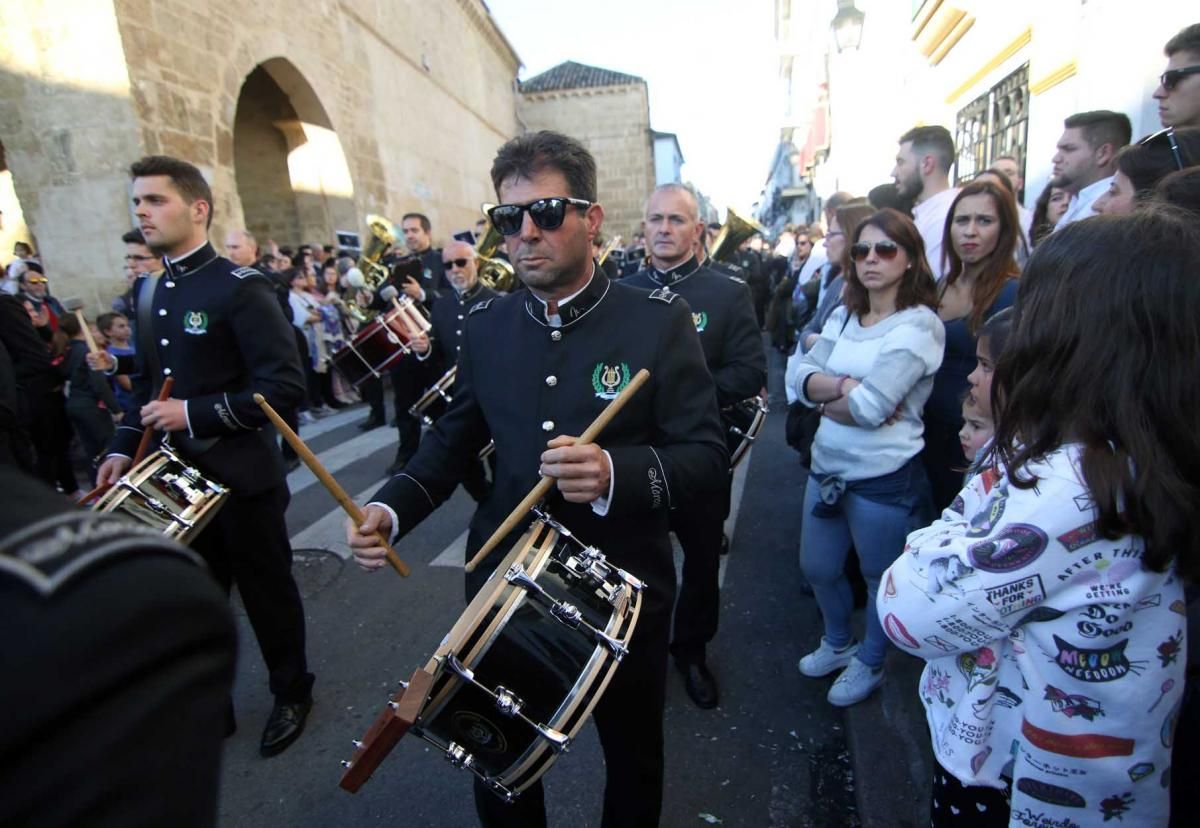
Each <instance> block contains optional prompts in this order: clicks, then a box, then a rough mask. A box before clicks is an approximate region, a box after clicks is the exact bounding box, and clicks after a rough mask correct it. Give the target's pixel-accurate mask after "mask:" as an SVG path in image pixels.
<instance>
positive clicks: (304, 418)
mask: <svg viewBox="0 0 1200 828" xmlns="http://www.w3.org/2000/svg"><path fill="white" fill-rule="evenodd" d="M316 421H317V418H316V417H314V416H313V415H312V414H309V413H308V412H307V411H301V412H299V413H298V414H297V415H296V422H297V423H299V424H300V425H312V424H313V423H315V422H316Z"/></svg>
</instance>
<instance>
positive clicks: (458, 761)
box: [446, 742, 475, 770]
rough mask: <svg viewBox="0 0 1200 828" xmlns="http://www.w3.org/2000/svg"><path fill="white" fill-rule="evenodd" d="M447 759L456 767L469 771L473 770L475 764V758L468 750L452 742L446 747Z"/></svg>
mask: <svg viewBox="0 0 1200 828" xmlns="http://www.w3.org/2000/svg"><path fill="white" fill-rule="evenodd" d="M446 759H447V761H449V762H450V764H451V765H454V767H456V768H465V769H467V770H471V769H472V766H473V765H474V764H475V757H474V756H472V755H471V754H469V753H467V749H466V748H464V747H463V746H462V745H460V744H459V743H458V742H451V743H450V744H449V745H447V746H446Z"/></svg>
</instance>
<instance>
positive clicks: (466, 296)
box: [454, 280, 483, 304]
mask: <svg viewBox="0 0 1200 828" xmlns="http://www.w3.org/2000/svg"><path fill="white" fill-rule="evenodd" d="M481 290H483V282H480V281H478V280H476V282H475V287H473V288H471V289H470V290H467V291H463V292H462V293H459V292H458V291H457V290H455V291H454V294H455V295H456V296H457V297H458V302H459V304H464V303H466V302H470V301H471V300H472V299H474V298H476V297H477V296H479V292H480V291H481Z"/></svg>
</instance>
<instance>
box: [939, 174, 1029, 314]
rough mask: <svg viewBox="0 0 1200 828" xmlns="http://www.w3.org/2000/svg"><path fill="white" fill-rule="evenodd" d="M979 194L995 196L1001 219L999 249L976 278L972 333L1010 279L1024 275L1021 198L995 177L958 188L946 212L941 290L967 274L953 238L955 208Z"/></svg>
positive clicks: (972, 304) (973, 295)
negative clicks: (1020, 257) (1019, 258)
mask: <svg viewBox="0 0 1200 828" xmlns="http://www.w3.org/2000/svg"><path fill="white" fill-rule="evenodd" d="M976 195H987V196H990V197H991V199H992V204H993V205H994V206H995V207H996V216H997V218H998V219H999V220H1000V236H999V238H997V239H996V249H995V250H993V251H992V252H991V253H990V254H988V257H987V260H986V261H985V262H984V265H983V271H982V272H981V273H980V274H979V276H977V277H976V278H975V285H974V287H973V289H972V290H971V314H970V316H968V317H967V328H968V329H969V330H970V331H971V335H972V336H974V335H975V334H976V333H977V332H978V331H979V326H980V325H982V324H983V318H984V317H985V316H986V315H987V312H988V308H990V307H991V306H992V305H993V304H995V302H996V298H997V297H998V296H999V295H1000V291H1002V290H1003V289H1004V285H1005V284H1007V283H1008V280H1009V279H1015V278H1017V277H1018V276H1019V275H1021V269H1020V268H1019V267H1017V260H1016V259H1015V258H1014V254H1015V253H1016V250H1017V242H1018V241H1019V240H1020V239H1021V220H1020V219H1019V218H1018V217H1017V200H1016V198H1014V197H1013V194H1012V190H1010V189H1004V188H1003V187H1002V186H1000V185H999V184H997V183H996V182H994V181H991V180H985V181H972V182H971V183H970V184H968V185H967V186H965V187H963V188H962V189H961V190H959V191H958V195H956V196H955V197H954V201H953V202H952V203H951V204H950V210H949V212H947V213H946V224H945V226H944V227H943V228H942V255H944V256H945V257H946V281H945V283H944V284H943V285H942V288H941V289H942V290H945V289H946V288H948V287H950V285H952V284H954V283H955V282H957V281H958V279H959V277H960V276H962V274H963V270H964V266H963V260H962V258H960V257H959V255H958V252H957V251H956V250H955V249H954V244H953V242H952V241H951V240H950V228H951V227H953V226H954V211H955V210H956V209H958V205H959V202H961V201H962V200H963V199H964V198H968V197H970V196H976Z"/></svg>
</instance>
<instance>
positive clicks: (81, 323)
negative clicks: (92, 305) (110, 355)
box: [75, 308, 100, 354]
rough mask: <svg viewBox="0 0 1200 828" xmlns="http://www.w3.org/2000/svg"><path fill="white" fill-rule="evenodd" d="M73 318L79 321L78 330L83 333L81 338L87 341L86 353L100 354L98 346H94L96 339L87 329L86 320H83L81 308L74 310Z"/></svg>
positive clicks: (89, 329)
mask: <svg viewBox="0 0 1200 828" xmlns="http://www.w3.org/2000/svg"><path fill="white" fill-rule="evenodd" d="M75 318H76V319H78V320H79V330H81V331H83V338H84V339H86V340H87V346H88V353H92V354H98V353H100V346H98V345H97V344H96V339H95V338H94V337H93V336H92V329H91V328H89V327H88V323H87V320H86V319H84V318H83V308H76V309H75Z"/></svg>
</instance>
